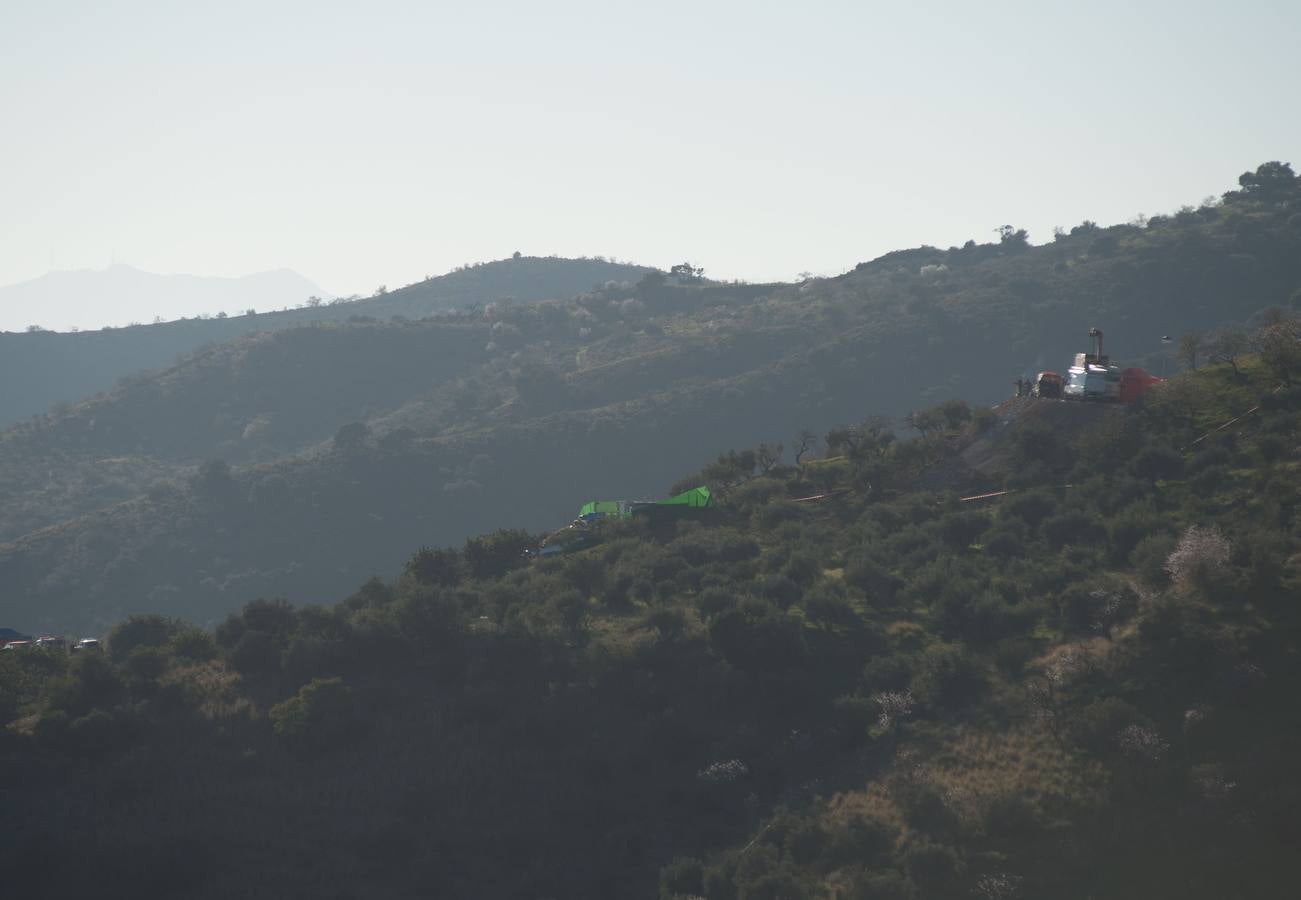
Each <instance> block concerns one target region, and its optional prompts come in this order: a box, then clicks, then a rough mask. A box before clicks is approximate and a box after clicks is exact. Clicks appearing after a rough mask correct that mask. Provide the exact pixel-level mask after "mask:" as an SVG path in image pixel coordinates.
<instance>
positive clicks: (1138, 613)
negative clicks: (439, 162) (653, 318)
mask: <svg viewBox="0 0 1301 900" xmlns="http://www.w3.org/2000/svg"><path fill="white" fill-rule="evenodd" d="M1268 327H1273V328H1279V329H1289V332H1288V333H1290V334H1291V337H1292V343H1291V345H1290V346H1291V347H1292V351H1291V354H1289V353H1285V352H1281V351H1280V352H1278V353H1275V354H1274V355H1272V356H1270V355H1269V354H1266V355H1264V356H1261V355H1248V356H1243V357H1242V358H1241V359H1238V360H1235V362H1236V365H1234V366H1230V365H1229V364H1228V363H1227V362H1222V361H1221V362H1212V363H1209V364H1202V365H1200V366H1199V368H1198V370H1197V371H1196V372H1189V373H1187V374H1185V375H1181V376H1179V377H1177V378H1175V379H1173V380H1171V381H1169V382H1167V383H1165V384H1162V385H1159V386H1158V387H1156V388H1154V389H1153V391H1152V392H1151V393H1150V394H1149V396H1148V397H1147V398H1146V402H1145V403H1144V404H1142V406H1141V407H1140V408H1135V409H1129V410H1119V409H1117V410H1114V411H1113V412H1112V413H1110V414H1109V415H1106V416H1102V417H1099V416H1096V415H1093V414H1092V408H1091V407H1088V406H1087V405H1086V404H1079V405H1078V406H1074V405H1069V404H1065V405H1064V406H1066V407H1068V408H1072V409H1078V410H1079V411H1080V413H1081V415H1080V417H1079V419H1078V424H1077V427H1074V428H1071V427H1056V428H1053V429H1045V428H1043V427H1042V423H1040V422H1038V421H1037V420H1036V419H1035V417H1034V416H1021V417H1020V418H1018V419H1016V420H1015V421H1013V420H1011V419H1010V418H1009V417H1008V416H1007V415H1006V414H1005V412H1006V409H1007V408H1008V407H1004V408H1003V409H1002V410H1001V411H1000V410H995V411H993V412H989V411H973V410H971V408H970V407H968V406H967V405H966V404H964V403H961V402H956V401H955V402H949V403H945V404H941V405H940V406H938V407H934V408H927V409H923V410H921V412H922V413H924V414H925V421H927V422H928V423H929V424H928V427H927V428H926V429H925V430H924V431H923V430H921V429H919V432H921V433H920V434H919V435H918V436H916V437H912V438H905V437H898V436H896V435H895V434H894V433H893V432H891V431H890V430H889V429H885V428H882V427H881V423H880V422H879V421H873V420H868V421H860V422H858V423H857V424H851V425H848V426H842V427H837V428H833V429H829V431H828V432H826V433H823V434H822V435H820V436H819V438H820V440H818V443H819V444H820V445H821V446H822V448H823V451H822V453H821V455H818V454H813V453H810V452H809V451H808V448H807V447H805V451H804V453H803V454H802V458H801V461H800V463H799V464H794V463H792V462H790V461H789V460H788V459H784V457H783V454H781V453H779V452H778V451H777V450H776V448H775V447H773V446H764V447H761V448H759V449H757V450H737V451H734V452H727V453H723V454H722V455H721V456H719V457H718V459H717V460H716V461H715V462H713V463H711V464H709V465H708V466H706V467H705V469H704V471H703V472H702V473H700V475H697V476H689V477H687V478H684V479H683V480H682V481H683V483H684V484H685V483H700V482H699V480H700V479H703V480H704V481H706V482H707V483H709V485H710V487H711V489H712V490H713V491H714V494H715V497H716V500H717V502H716V504H715V505H714V507H713V508H711V509H709V510H705V511H703V512H699V513H694V514H687V515H683V516H681V517H679V518H677V519H676V520H672V521H666V520H663V519H661V520H654V521H644V520H641V519H640V518H638V517H634V518H632V519H630V520H620V521H607V522H602V523H600V524H599V525H598V526H597V527H596V528H595V534H596V537H597V540H598V542H597V543H595V544H594V545H592V546H588V547H586V548H584V549H581V550H577V551H575V552H571V553H568V554H564V555H560V556H557V557H552V558H548V559H543V560H538V561H530V559H529V558H528V557H526V556H524V555H523V554H521V552H520V550H521V548H523V547H526V546H529V544H530V538H529V536H528V535H527V534H525V533H522V532H519V531H515V530H509V529H501V530H497V531H491V532H485V533H482V534H480V535H477V536H475V537H471V538H469V539H468V540H467V541H466V542H465V543H464V544H461V545H458V546H456V547H450V546H444V547H442V548H438V547H430V548H424V549H421V550H419V551H418V552H416V553H414V554H413V555H411V556H410V557H409V559H408V561H407V563H406V565H405V568H404V570H403V571H402V573H401V574H400V575H397V576H396V577H394V578H392V579H371V580H369V581H366V582H365V583H362V584H361V585H360V587H358V588H357V589H356V591H355V592H354V593H353V594H352V595H351V596H349V597H347V599H345V600H343V601H342V602H340V603H337V604H334V605H324V606H311V605H308V606H298V607H296V606H292V605H290V604H288V603H286V602H284V601H281V600H276V599H270V598H268V599H263V600H257V601H254V602H251V603H247V604H246V605H244V606H243V608H242V609H241V610H240V611H238V612H235V613H233V614H231V615H230V616H229V617H228V618H225V619H224V620H223V621H222V622H221V623H220V624H219V625H218V626H217V627H216V628H215V630H212V631H205V630H201V629H198V628H195V627H194V626H193V625H190V624H188V623H186V622H184V621H182V620H181V619H179V618H173V617H169V616H164V615H156V614H150V615H135V616H132V617H130V618H127V619H125V620H124V621H121V622H119V623H118V624H117V625H115V626H114V627H113V629H112V630H111V631H110V632H109V633H108V635H107V641H106V644H107V647H106V650H105V651H104V652H103V653H102V654H96V653H91V652H82V653H79V654H76V655H74V656H71V657H67V656H62V655H58V654H52V653H45V652H41V651H28V652H21V653H19V652H4V653H0V718H2V719H3V720H4V721H6V722H7V723H8V725H7V727H6V728H4V729H3V730H2V731H0V772H3V773H4V774H3V776H2V777H3V778H4V787H5V791H4V797H5V804H6V809H5V816H4V818H3V822H4V825H3V826H0V827H2V828H3V835H2V837H3V840H0V866H3V869H4V871H5V872H6V886H7V887H8V888H10V889H12V890H13V891H14V893H15V895H16V896H19V895H20V896H54V895H59V896H68V895H73V894H79V893H84V894H87V895H112V896H118V895H124V894H131V895H135V896H177V897H194V898H207V897H213V898H216V897H230V896H241V897H262V896H265V897H299V896H301V897H308V896H310V897H320V896H326V897H339V898H343V897H356V898H361V897H395V898H400V897H428V896H439V897H476V898H486V897H573V898H579V897H591V898H605V897H633V898H638V897H643V898H652V897H659V898H663V900H672V898H679V900H685V898H696V897H705V898H709V900H759V898H770V900H778V898H810V900H812V898H837V897H838V898H854V900H867V898H921V897H925V898H946V897H953V898H957V897H963V898H967V897H972V896H976V897H983V898H1012V897H1027V898H1028V897H1054V898H1057V897H1060V898H1081V900H1083V898H1087V897H1116V898H1128V897H1133V898H1140V897H1143V898H1146V897H1154V896H1181V897H1194V898H1197V897H1205V898H1217V900H1218V898H1223V897H1231V896H1238V897H1273V896H1280V895H1281V894H1283V893H1286V890H1285V889H1284V888H1283V887H1282V886H1283V885H1286V884H1288V883H1290V879H1291V877H1292V872H1293V869H1294V868H1295V866H1294V861H1295V847H1296V846H1297V843H1298V840H1301V829H1299V828H1298V819H1297V815H1296V809H1297V808H1298V802H1299V801H1301V782H1299V781H1298V778H1297V770H1296V765H1295V760H1296V757H1297V754H1298V751H1301V730H1299V726H1301V707H1298V705H1297V703H1296V702H1295V698H1296V695H1297V692H1298V688H1299V687H1301V670H1299V669H1298V659H1299V658H1301V657H1299V655H1298V650H1299V649H1301V647H1298V638H1299V637H1301V631H1299V630H1298V626H1299V625H1301V612H1299V611H1298V608H1297V603H1296V598H1297V596H1298V589H1299V588H1301V583H1299V581H1298V578H1299V577H1301V571H1299V570H1298V562H1299V561H1301V521H1299V520H1298V517H1297V505H1298V501H1299V500H1301V495H1299V493H1298V484H1299V482H1298V466H1301V459H1299V458H1298V446H1299V445H1301V386H1299V385H1297V384H1296V383H1295V382H1296V381H1297V376H1298V374H1299V373H1301V368H1298V366H1297V362H1296V360H1295V358H1294V357H1295V347H1296V337H1297V334H1296V325H1295V322H1293V321H1292V320H1289V319H1287V318H1286V317H1284V316H1278V317H1276V318H1275V322H1274V324H1273V325H1271V326H1268ZM1280 346H1283V345H1282V344H1280ZM579 387H580V384H573V385H572V389H574V390H578V389H579ZM1027 403H1028V404H1035V403H1040V404H1052V403H1057V401H1024V402H1023V403H1022V405H1025V404H1027ZM1253 407H1255V409H1254V411H1252V412H1250V413H1248V414H1247V415H1245V417H1242V418H1238V417H1239V416H1243V414H1244V413H1247V411H1248V410H1251V409H1252V408H1253ZM1233 419H1238V421H1237V422H1236V423H1235V424H1233V425H1231V426H1229V427H1225V428H1222V429H1220V430H1215V429H1217V428H1218V426H1220V425H1222V424H1223V423H1225V422H1229V421H1231V420H1233ZM1208 432H1209V436H1207V437H1203V435H1206V434H1207V433H1208ZM349 440H350V439H349V438H347V437H345V438H344V440H343V441H342V442H341V443H343V444H344V446H343V447H339V448H337V449H336V450H335V451H333V455H332V457H331V458H332V459H334V462H332V463H331V465H334V466H336V467H338V469H337V471H338V473H339V476H338V477H347V476H346V474H345V473H347V472H349V471H350V470H349V469H348V466H350V465H352V463H350V462H349V461H348V460H349V459H350V457H349V456H348V453H349V452H350V450H349V449H348V442H349ZM981 441H985V442H993V443H995V444H996V445H997V450H998V452H997V453H993V454H990V455H988V459H991V460H993V462H991V463H989V464H988V465H987V466H986V467H985V468H984V469H983V470H982V471H979V472H974V473H973V472H970V471H964V470H961V469H956V468H953V467H950V466H948V463H949V462H950V461H952V460H953V459H955V458H958V457H960V456H961V455H962V454H963V453H965V452H967V451H968V450H969V449H970V448H972V447H973V446H975V445H976V444H977V442H981ZM801 443H804V444H809V443H812V437H811V436H808V435H806V436H805V439H804V440H803V441H802V442H801ZM787 456H788V455H787ZM937 472H940V473H948V474H946V475H945V477H944V479H939V480H938V481H936V480H935V478H934V477H933V476H935V473H937ZM954 473H957V474H954ZM679 474H681V473H679ZM204 477H206V478H211V479H212V487H211V490H210V496H211V500H210V501H208V502H211V503H213V504H220V503H222V502H225V500H224V499H223V498H228V497H229V495H231V494H232V493H233V492H232V491H231V490H230V489H229V487H228V484H229V482H226V481H223V480H222V479H230V478H232V476H231V474H230V473H229V472H226V473H221V472H217V471H209V472H207V473H206V475H205V476H204ZM928 479H930V480H928ZM202 485H203V482H199V483H197V484H196V485H195V487H194V488H192V490H195V491H196V492H201V491H204V490H207V488H204V487H203V486H202ZM219 488H220V489H219ZM994 488H1000V489H1002V490H1007V491H1010V493H1006V494H1002V495H1000V496H997V497H990V498H988V499H984V500H977V501H965V502H964V501H963V500H962V499H961V498H962V497H963V496H967V495H968V491H971V490H975V489H994ZM806 498H817V499H812V500H810V499H806ZM51 873H57V874H55V875H51ZM56 888H57V889H56Z"/></svg>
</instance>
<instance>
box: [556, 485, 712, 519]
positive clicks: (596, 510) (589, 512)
mask: <svg viewBox="0 0 1301 900" xmlns="http://www.w3.org/2000/svg"><path fill="white" fill-rule="evenodd" d="M709 499H710V497H709V488H707V487H705V486H704V485H701V486H700V487H695V488H692V489H691V490H689V491H683V492H682V493H681V494H678V495H677V496H676V497H669V498H668V499H667V500H589V501H588V502H587V503H584V504H583V506H582V508H581V509H579V510H578V518H580V519H588V518H595V517H597V516H615V517H617V518H620V519H622V518H625V517H627V516H631V515H632V514H633V513H636V512H643V511H646V512H649V511H650V510H653V509H655V508H656V507H661V506H685V507H687V508H688V509H704V508H705V507H707V506H709Z"/></svg>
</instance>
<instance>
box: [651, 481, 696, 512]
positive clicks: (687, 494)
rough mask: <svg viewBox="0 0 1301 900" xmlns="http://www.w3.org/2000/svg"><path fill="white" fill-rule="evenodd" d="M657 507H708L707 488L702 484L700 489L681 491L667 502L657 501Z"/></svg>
mask: <svg viewBox="0 0 1301 900" xmlns="http://www.w3.org/2000/svg"><path fill="white" fill-rule="evenodd" d="M656 505H657V506H690V507H693V508H695V509H703V508H704V507H706V506H708V505H709V488H707V487H705V486H704V485H703V484H702V485H701V486H700V487H693V488H692V489H691V490H689V491H683V492H682V493H681V494H678V495H677V496H676V497H670V498H669V499H667V500H659V501H657V502H656Z"/></svg>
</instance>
